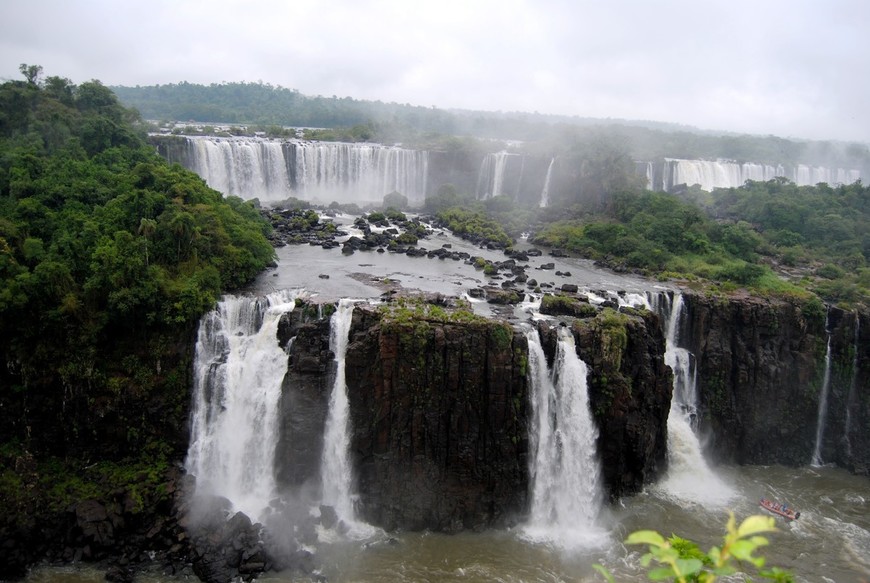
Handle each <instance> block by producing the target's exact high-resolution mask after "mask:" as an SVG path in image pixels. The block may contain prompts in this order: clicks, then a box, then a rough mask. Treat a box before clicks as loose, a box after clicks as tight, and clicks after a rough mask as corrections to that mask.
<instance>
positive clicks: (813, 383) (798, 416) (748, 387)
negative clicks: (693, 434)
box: [682, 292, 870, 474]
mask: <svg viewBox="0 0 870 583" xmlns="http://www.w3.org/2000/svg"><path fill="white" fill-rule="evenodd" d="M684 300H685V302H686V306H687V313H688V317H687V318H686V319H685V329H684V330H683V331H682V333H683V336H682V337H683V338H685V339H686V342H685V343H686V345H687V346H688V348H689V350H691V352H692V353H694V354H695V356H696V359H697V374H698V391H699V395H700V400H701V412H702V427H703V429H704V430H705V431H706V432H707V433H708V434H709V437H710V442H709V449H710V453H711V454H713V455H714V456H715V457H716V458H718V459H720V460H726V461H730V462H736V463H740V464H769V463H782V464H788V465H805V464H808V463H810V461H811V459H812V457H813V452H814V450H815V446H816V438H817V429H818V427H819V423H820V418H819V411H820V407H819V404H820V400H821V398H822V392H823V386H824V379H825V369H826V358H825V354H826V351H827V346H828V335H829V334H828V333H830V346H831V357H830V375H829V389H828V398H827V403H826V407H824V409H826V411H827V413H826V415H824V416H823V417H822V419H821V422H822V423H823V431H822V441H821V459H822V461H824V462H825V463H828V462H835V463H837V464H838V465H842V466H845V467H849V468H851V469H853V471H857V472H859V473H864V474H866V473H868V469H870V459H868V455H870V454H868V450H867V448H866V447H864V446H866V438H864V437H862V436H866V435H867V432H866V427H867V424H868V420H870V419H868V416H870V413H868V411H870V410H868V407H867V402H868V400H870V397H868V396H867V395H866V393H867V390H866V387H868V386H870V384H868V377H870V371H868V365H867V364H866V363H867V362H868V357H870V346H868V344H870V343H868V342H867V339H868V338H870V333H868V332H867V331H866V329H867V325H866V324H868V322H867V315H866V314H865V315H861V316H860V318H861V321H862V323H864V324H865V326H860V325H859V327H858V333H857V335H856V331H855V329H856V325H857V324H856V323H857V321H858V320H857V318H858V315H857V314H856V313H850V312H843V311H842V310H838V309H836V308H832V309H830V310H829V311H828V314H827V316H826V315H825V313H824V311H821V310H814V311H810V310H808V309H807V307H806V305H801V304H799V303H791V302H787V301H784V300H774V299H766V298H758V297H749V296H741V297H732V298H723V297H709V296H706V295H702V294H697V293H691V292H689V293H686V294H684ZM826 325H827V328H828V329H827V331H826ZM862 340H863V342H862ZM856 350H857V351H858V352H859V354H857V358H856ZM862 439H863V441H862Z"/></svg>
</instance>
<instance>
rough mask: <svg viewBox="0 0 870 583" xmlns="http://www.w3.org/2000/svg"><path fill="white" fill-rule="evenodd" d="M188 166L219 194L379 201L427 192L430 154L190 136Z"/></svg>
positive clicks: (332, 144) (268, 198)
mask: <svg viewBox="0 0 870 583" xmlns="http://www.w3.org/2000/svg"><path fill="white" fill-rule="evenodd" d="M186 139H187V148H188V150H189V152H188V153H189V155H188V156H185V157H183V159H187V160H189V161H190V162H189V164H190V167H189V169H190V170H193V171H194V172H196V173H197V174H199V175H200V176H201V177H202V178H203V179H204V180H205V181H206V182H207V183H208V185H209V186H211V187H212V188H214V189H215V190H219V191H221V192H223V193H224V194H229V195H234V196H239V197H241V198H243V199H246V200H249V199H253V198H258V199H260V200H262V201H280V200H283V199H286V198H287V197H289V196H296V197H306V198H307V199H317V200H319V201H321V202H325V203H329V202H332V201H333V200H337V201H341V202H370V201H380V200H381V199H382V198H383V197H384V195H386V194H389V193H391V192H394V191H396V192H399V193H401V194H403V195H405V196H406V197H408V200H409V201H412V202H418V203H419V202H422V201H423V200H424V198H425V196H426V188H427V180H428V174H429V153H428V152H426V151H423V150H407V149H404V148H398V147H391V146H384V145H380V144H346V143H340V142H302V141H299V140H289V141H286V140H285V141H282V140H270V139H267V138H217V137H210V136H189V137H187V138H186Z"/></svg>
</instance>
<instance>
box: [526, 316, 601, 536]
mask: <svg viewBox="0 0 870 583" xmlns="http://www.w3.org/2000/svg"><path fill="white" fill-rule="evenodd" d="M526 338H527V339H528V343H529V371H528V375H529V379H530V384H531V398H532V411H533V420H532V428H531V435H530V447H531V461H530V468H529V470H530V474H531V481H532V504H531V516H530V518H529V521H528V523H527V524H526V526H525V528H524V533H525V535H526V536H527V537H528V538H529V539H531V540H534V541H538V542H545V543H548V544H552V545H554V546H557V547H560V548H566V549H573V548H591V547H599V546H604V545H606V544H609V542H610V540H609V535H608V533H607V532H606V531H605V530H604V529H603V528H601V527H600V526H599V525H598V524H596V519H597V518H598V514H599V512H600V509H601V501H602V494H601V484H600V474H601V469H600V465H599V461H598V456H597V452H596V440H597V438H598V429H597V427H596V426H595V421H594V420H593V418H592V414H591V412H590V411H589V395H588V391H587V385H586V376H587V373H588V371H587V367H586V364H585V363H584V362H583V361H582V360H580V358H579V357H578V356H577V351H576V349H575V346H574V337H573V335H572V334H571V332H570V331H569V330H567V329H565V328H560V329H559V342H558V346H557V353H556V357H555V361H554V365H553V370H552V371H550V370H549V369H548V366H547V359H546V356H545V355H544V350H543V347H542V346H541V340H540V337H539V335H538V331H537V330H535V329H529V330H527V332H526Z"/></svg>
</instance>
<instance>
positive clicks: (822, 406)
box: [810, 318, 831, 466]
mask: <svg viewBox="0 0 870 583" xmlns="http://www.w3.org/2000/svg"><path fill="white" fill-rule="evenodd" d="M827 320H828V319H827V318H825V331H826V332H827V333H828V343H827V348H825V375H824V377H823V379H822V390H821V393H820V394H819V415H818V421H817V422H816V447H815V449H814V450H813V459H812V460H811V461H810V464H811V465H814V466H820V465H822V441H823V439H824V437H825V418H826V417H827V415H828V393H829V392H830V390H831V331H830V330H829V329H828V326H827Z"/></svg>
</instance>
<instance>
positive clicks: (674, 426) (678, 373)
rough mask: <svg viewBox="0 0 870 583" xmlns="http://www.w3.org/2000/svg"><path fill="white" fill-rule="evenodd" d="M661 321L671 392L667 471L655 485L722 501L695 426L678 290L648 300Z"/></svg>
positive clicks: (727, 492)
mask: <svg viewBox="0 0 870 583" xmlns="http://www.w3.org/2000/svg"><path fill="white" fill-rule="evenodd" d="M650 304H651V305H652V306H653V308H654V310H655V311H656V313H658V314H659V316H660V317H661V319H662V321H663V322H664V323H665V330H664V332H665V342H666V345H665V363H666V364H667V365H668V366H670V367H671V369H672V370H673V373H674V392H673V396H672V397H671V410H670V412H669V414H668V473H667V476H666V478H665V480H664V481H663V482H662V483H661V484H660V485H659V487H660V488H661V489H662V490H664V491H665V492H666V493H667V494H669V495H671V496H673V497H676V498H678V499H680V500H683V501H689V502H695V503H698V504H704V505H711V504H724V503H726V502H727V501H728V500H730V499H731V498H732V496H733V491H732V489H731V488H730V487H728V486H727V485H726V484H724V483H723V482H722V481H721V480H720V479H719V478H718V477H717V476H716V474H715V473H714V472H713V471H712V470H711V469H710V467H709V466H708V465H707V462H706V461H705V460H704V456H703V454H702V452H701V444H700V442H699V441H698V436H697V435H696V434H695V430H696V429H697V421H698V419H697V412H698V391H697V370H696V367H695V358H694V355H693V354H692V353H691V352H689V350H687V349H686V348H683V347H680V346H679V335H680V326H681V324H682V318H683V317H684V304H683V296H682V294H679V293H677V294H675V295H674V297H673V298H671V296H670V295H669V294H667V293H662V294H655V295H654V296H653V298H652V300H651V301H650Z"/></svg>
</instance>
